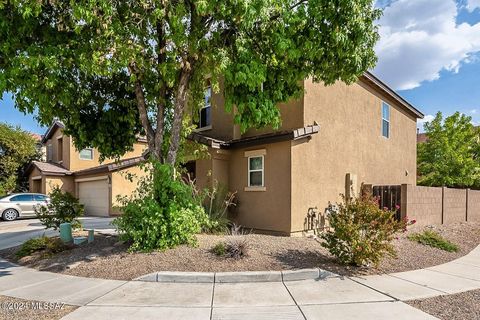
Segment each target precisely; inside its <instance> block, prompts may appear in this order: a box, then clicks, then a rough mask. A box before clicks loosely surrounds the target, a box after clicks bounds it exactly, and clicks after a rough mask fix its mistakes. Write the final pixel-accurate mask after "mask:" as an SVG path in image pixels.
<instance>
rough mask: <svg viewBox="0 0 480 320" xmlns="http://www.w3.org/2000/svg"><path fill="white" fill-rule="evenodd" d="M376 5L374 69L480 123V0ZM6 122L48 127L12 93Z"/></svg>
mask: <svg viewBox="0 0 480 320" xmlns="http://www.w3.org/2000/svg"><path fill="white" fill-rule="evenodd" d="M376 6H378V7H381V8H383V9H384V15H383V16H382V18H381V19H380V20H379V25H380V35H381V40H380V41H379V43H378V44H377V46H376V48H375V49H376V52H377V55H378V57H379V60H378V64H377V67H376V68H375V69H374V70H373V73H374V74H376V75H377V76H378V77H379V78H380V79H382V80H383V81H385V82H386V83H387V84H389V85H390V86H391V87H392V88H393V89H395V90H397V92H398V93H399V94H400V95H402V96H403V97H405V98H406V99H407V100H409V101H410V102H411V103H412V104H414V105H415V106H417V107H418V108H419V109H420V110H421V111H422V112H423V113H424V114H425V115H426V119H425V120H429V119H431V118H432V116H433V115H434V114H435V113H436V112H437V111H442V112H443V113H444V114H446V115H449V114H452V113H453V112H455V111H460V112H463V113H465V114H467V115H469V116H472V118H473V122H474V123H476V124H480V0H457V1H455V0H377V2H376ZM0 121H5V122H8V123H10V124H13V125H19V126H21V127H22V128H23V129H24V130H28V131H32V132H37V133H44V131H45V128H42V127H41V126H39V124H38V123H37V121H36V120H35V118H34V115H24V114H22V113H21V112H19V111H17V110H16V109H15V108H14V104H13V101H12V100H11V97H10V96H9V95H6V94H4V95H3V99H2V100H1V101H0ZM419 126H421V123H420V124H419Z"/></svg>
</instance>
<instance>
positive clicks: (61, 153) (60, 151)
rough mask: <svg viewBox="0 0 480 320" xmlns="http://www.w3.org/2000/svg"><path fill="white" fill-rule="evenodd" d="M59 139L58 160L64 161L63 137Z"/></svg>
mask: <svg viewBox="0 0 480 320" xmlns="http://www.w3.org/2000/svg"><path fill="white" fill-rule="evenodd" d="M57 141H58V146H57V160H58V162H61V161H63V138H58V139H57Z"/></svg>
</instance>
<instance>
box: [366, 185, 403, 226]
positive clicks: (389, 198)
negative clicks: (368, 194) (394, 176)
mask: <svg viewBox="0 0 480 320" xmlns="http://www.w3.org/2000/svg"><path fill="white" fill-rule="evenodd" d="M373 196H374V197H376V198H378V199H379V203H378V204H379V206H380V208H388V210H395V212H396V214H395V219H397V220H400V219H401V217H402V214H401V212H400V204H401V199H402V187H401V186H398V185H397V186H373Z"/></svg>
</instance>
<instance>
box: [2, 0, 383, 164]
mask: <svg viewBox="0 0 480 320" xmlns="http://www.w3.org/2000/svg"><path fill="white" fill-rule="evenodd" d="M373 2H374V1H373V0H341V1H340V0H170V1H167V0H135V1H132V0H75V1H74V0H71V1H53V0H0V92H1V91H9V92H11V93H13V94H14V97H15V102H16V105H17V106H18V108H19V109H20V110H22V111H28V112H31V111H33V110H34V109H35V108H38V111H39V116H40V119H41V121H42V122H44V123H48V122H50V121H51V120H52V119H53V118H54V117H57V118H59V119H61V120H63V121H64V123H65V125H66V133H67V134H70V135H71V136H73V137H74V138H75V142H76V144H77V147H78V148H82V147H86V146H94V147H97V148H98V149H99V150H100V153H101V154H102V155H104V156H118V155H121V154H123V153H124V152H125V150H127V149H128V148H129V147H130V146H131V145H132V142H133V141H134V140H135V136H136V135H137V134H139V133H142V134H145V135H146V137H147V140H148V148H149V150H150V151H151V153H152V154H153V155H154V156H155V157H156V158H158V159H159V160H161V161H163V162H166V163H169V164H175V162H176V160H177V153H178V150H179V144H180V141H181V138H182V133H183V132H184V130H183V124H184V123H185V121H186V119H185V117H186V115H187V114H196V110H198V108H199V107H200V106H201V105H202V103H203V95H204V88H205V85H206V81H207V79H208V81H209V82H210V83H211V84H212V87H213V89H214V91H217V92H218V91H219V90H220V88H223V90H224V91H223V94H224V95H225V98H226V104H225V107H226V109H227V110H228V111H230V112H234V113H235V120H236V122H237V123H239V124H240V125H241V128H242V129H243V130H246V129H247V128H250V127H262V126H265V125H273V126H274V127H277V126H278V125H279V124H280V121H281V119H280V113H279V109H278V107H277V104H278V103H280V102H285V101H288V100H289V99H291V98H293V97H298V96H299V95H300V94H301V93H302V87H301V85H300V83H301V80H303V79H305V78H308V77H311V78H313V80H314V81H318V82H320V81H323V82H324V83H325V84H332V83H334V82H335V81H337V80H341V81H344V82H346V83H352V82H354V81H356V80H357V77H358V76H360V75H361V74H362V73H363V72H365V71H366V70H368V69H369V68H372V67H373V66H374V65H375V62H376V56H375V53H374V50H373V47H374V45H375V43H376V41H377V40H378V32H377V27H376V26H375V23H374V21H375V20H376V19H378V18H379V16H380V11H379V10H378V9H375V8H374V5H373ZM220 82H222V83H223V86H222V87H221V86H220V85H219V83H220ZM233 106H235V108H233Z"/></svg>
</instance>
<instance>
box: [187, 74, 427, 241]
mask: <svg viewBox="0 0 480 320" xmlns="http://www.w3.org/2000/svg"><path fill="white" fill-rule="evenodd" d="M303 86H304V88H305V94H304V96H303V97H302V98H301V99H299V100H295V101H291V102H289V103H286V104H283V105H281V106H280V110H281V114H282V121H283V123H282V126H281V127H280V128H279V129H278V130H271V129H262V130H249V131H247V132H246V133H244V134H241V132H240V129H239V126H238V125H235V124H234V122H233V115H232V114H229V113H226V112H225V109H224V99H223V97H222V94H212V91H211V89H210V88H209V89H207V91H206V99H205V101H206V103H205V107H204V108H203V109H202V110H201V112H200V124H199V129H198V130H197V131H196V132H195V133H194V134H192V136H191V139H192V140H195V141H197V142H199V143H202V144H205V145H207V146H208V147H209V148H208V149H209V153H210V157H209V158H208V159H202V160H196V161H195V162H193V161H192V162H190V163H189V164H187V166H186V167H187V168H188V169H189V170H190V171H191V172H190V173H191V175H192V176H195V177H196V183H197V185H198V186H199V187H200V188H205V187H210V186H212V184H213V183H215V181H218V182H219V183H221V184H224V185H225V186H227V187H228V189H229V190H230V191H236V192H237V198H238V199H237V200H238V206H237V210H236V212H235V216H234V219H235V220H236V222H237V223H239V224H241V225H243V226H244V227H247V228H253V229H256V230H259V231H266V232H269V233H278V234H286V235H291V234H295V233H299V232H302V231H305V230H306V229H309V228H310V227H309V216H310V214H311V212H312V209H313V208H316V210H318V212H320V213H322V212H324V210H325V208H326V207H327V206H328V203H329V202H335V201H339V200H340V199H341V198H340V194H342V193H343V194H345V193H347V194H352V193H357V194H358V191H359V189H360V185H361V183H367V184H374V185H399V184H403V183H407V184H413V185H415V184H416V139H417V135H416V133H417V132H416V123H417V119H418V118H423V114H422V113H421V112H419V111H418V110H417V109H416V108H415V107H413V106H412V105H411V104H410V103H408V102H407V101H405V100H404V99H403V98H401V97H400V96H399V95H398V94H396V93H395V92H394V91H393V90H392V89H390V88H389V87H388V86H386V85H385V84H384V83H382V82H381V81H380V80H379V79H377V78H376V77H374V76H373V75H372V74H370V73H366V74H365V75H364V76H362V77H361V78H360V79H359V81H358V82H357V83H356V84H353V85H349V86H347V85H345V84H344V83H342V82H337V83H336V84H335V85H332V86H324V85H322V84H316V83H313V82H312V81H311V80H305V81H304V82H303Z"/></svg>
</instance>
